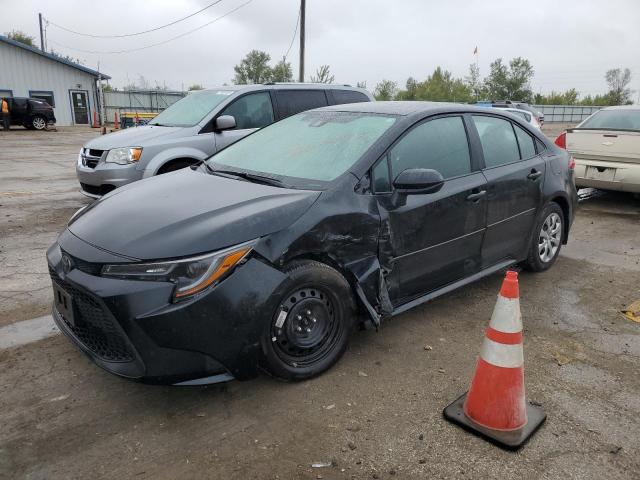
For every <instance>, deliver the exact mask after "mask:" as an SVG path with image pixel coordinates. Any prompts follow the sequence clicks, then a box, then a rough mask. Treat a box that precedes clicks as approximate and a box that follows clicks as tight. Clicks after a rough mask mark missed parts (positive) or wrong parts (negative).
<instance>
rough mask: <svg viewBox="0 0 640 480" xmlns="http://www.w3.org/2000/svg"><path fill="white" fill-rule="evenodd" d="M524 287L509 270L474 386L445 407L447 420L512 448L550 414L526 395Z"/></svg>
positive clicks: (523, 441)
mask: <svg viewBox="0 0 640 480" xmlns="http://www.w3.org/2000/svg"><path fill="white" fill-rule="evenodd" d="M518 290H519V289H518V274H517V273H516V272H514V271H508V272H507V274H506V276H505V279H504V281H503V282H502V288H501V289H500V294H499V295H498V300H497V302H496V306H495V308H494V310H493V315H492V316H491V321H490V322H489V328H487V330H486V332H485V338H484V342H483V344H482V349H481V350H480V358H478V362H477V364H476V370H475V373H474V375H473V380H472V381H471V387H470V388H469V391H468V392H467V393H465V394H464V395H462V396H460V397H459V398H458V399H456V400H455V401H454V402H453V403H452V404H451V405H449V406H448V407H447V408H445V409H444V416H445V418H446V419H447V420H449V421H451V422H453V423H456V424H457V425H460V426H461V427H463V428H465V429H466V430H469V431H470V432H472V433H475V434H476V435H479V436H481V437H484V438H486V439H487V440H489V441H492V442H494V443H496V444H497V445H499V446H501V447H503V448H507V449H510V450H516V449H518V448H520V447H521V446H522V445H523V444H524V443H525V442H526V441H527V440H528V439H529V437H530V436H531V435H532V434H533V433H534V432H535V431H536V430H537V429H538V427H540V425H542V423H543V422H544V421H545V419H546V417H547V416H546V414H545V413H544V411H543V410H542V409H541V408H539V407H536V406H533V405H527V402H526V399H525V389H524V357H523V352H522V316H521V314H520V299H519V291H518Z"/></svg>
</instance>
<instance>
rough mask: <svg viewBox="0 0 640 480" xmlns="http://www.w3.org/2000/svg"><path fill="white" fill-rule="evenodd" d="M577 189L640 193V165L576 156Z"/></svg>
mask: <svg viewBox="0 0 640 480" xmlns="http://www.w3.org/2000/svg"><path fill="white" fill-rule="evenodd" d="M574 160H575V161H576V167H575V177H576V187H578V188H584V187H592V188H600V189H603V190H617V191H619V192H633V193H640V164H638V163H627V162H615V161H609V160H587V159H582V158H579V157H576V156H574Z"/></svg>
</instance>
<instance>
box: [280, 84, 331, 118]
mask: <svg viewBox="0 0 640 480" xmlns="http://www.w3.org/2000/svg"><path fill="white" fill-rule="evenodd" d="M275 94H276V102H277V103H278V113H279V114H280V118H281V119H282V118H286V117H290V116H291V115H295V114H296V113H300V112H304V111H305V110H311V109H312V108H318V107H326V106H327V97H326V95H325V93H324V90H276V91H275Z"/></svg>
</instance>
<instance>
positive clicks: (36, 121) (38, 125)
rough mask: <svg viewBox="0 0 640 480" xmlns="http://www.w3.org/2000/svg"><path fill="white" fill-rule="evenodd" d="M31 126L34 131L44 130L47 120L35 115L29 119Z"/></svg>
mask: <svg viewBox="0 0 640 480" xmlns="http://www.w3.org/2000/svg"><path fill="white" fill-rule="evenodd" d="M31 126H32V127H33V128H34V129H35V130H44V129H45V128H47V119H46V118H44V117H42V116H40V115H35V116H34V117H33V118H32V119H31Z"/></svg>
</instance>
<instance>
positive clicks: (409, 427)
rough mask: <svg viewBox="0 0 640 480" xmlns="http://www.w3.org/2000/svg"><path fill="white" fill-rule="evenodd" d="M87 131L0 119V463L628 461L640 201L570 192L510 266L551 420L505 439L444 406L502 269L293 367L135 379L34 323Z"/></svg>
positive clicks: (481, 472)
mask: <svg viewBox="0 0 640 480" xmlns="http://www.w3.org/2000/svg"><path fill="white" fill-rule="evenodd" d="M93 135H95V133H94V132H91V131H88V130H67V131H59V132H25V133H19V134H15V135H14V132H13V131H12V132H9V133H4V132H0V143H1V144H2V146H3V148H2V150H0V168H1V169H2V170H1V171H2V177H0V211H1V212H2V214H1V215H0V264H1V265H2V268H1V272H0V302H1V305H0V336H1V337H2V338H0V478H12V479H13V478H29V479H57V478H62V479H67V478H87V477H89V476H91V477H93V478H114V479H115V478H118V479H120V478H140V479H146V478H149V479H157V478H169V479H170V478H178V477H183V478H223V479H252V478H256V479H265V478H267V479H276V478H279V479H293V478H301V479H316V478H324V479H333V478H339V479H342V478H345V479H349V478H357V479H368V478H381V479H382V478H496V479H502V478H523V479H537V478H544V479H556V478H575V479H591V478H593V479H603V478H607V479H633V478H638V476H639V472H640V458H639V457H638V455H637V452H638V451H640V373H639V372H640V368H639V367H640V324H637V323H634V322H632V321H630V320H628V319H626V318H625V317H623V316H622V315H621V314H620V313H619V310H620V309H621V308H623V307H624V306H626V305H628V304H630V303H631V302H633V301H634V300H638V299H640V240H638V239H640V199H638V198H634V197H633V196H631V195H622V194H613V193H606V192H600V191H582V192H581V197H582V200H581V202H580V206H579V211H578V215H577V218H576V220H575V223H574V226H573V229H572V233H571V236H570V241H569V245H567V246H566V247H565V248H563V250H562V253H561V257H560V258H559V260H558V262H557V264H556V265H555V266H554V267H553V268H552V269H551V270H550V271H548V272H546V273H541V274H531V273H526V272H525V273H522V275H521V277H520V278H521V284H520V289H521V304H522V314H523V320H524V325H525V372H526V373H525V375H526V386H527V395H528V397H529V399H530V400H532V401H534V402H536V403H539V404H541V405H542V406H543V408H544V409H545V410H546V412H547V414H548V419H547V422H546V423H545V425H544V426H543V427H542V428H541V430H540V431H539V432H538V433H537V434H536V435H535V436H534V437H533V438H532V440H531V441H530V443H529V444H528V445H526V446H525V447H524V448H523V449H522V450H520V451H519V452H517V453H510V452H505V451H502V450H499V449H497V448H496V447H494V446H493V445H491V444H489V443H486V442H484V441H482V440H480V439H478V438H476V437H474V436H471V435H469V434H468V433H466V432H464V431H463V430H461V429H459V428H457V427H455V426H453V425H452V424H449V423H447V422H445V421H444V420H443V419H442V416H441V412H442V409H443V408H444V407H445V406H446V405H448V404H449V403H450V402H452V401H453V400H454V399H455V398H456V397H457V396H459V395H460V394H461V393H463V392H464V391H465V390H466V389H467V387H468V383H469V381H470V377H471V375H472V371H473V367H474V362H475V359H476V356H477V354H478V352H479V347H480V343H481V341H482V337H483V331H484V329H485V327H486V325H487V323H488V320H489V318H490V315H491V311H492V309H493V306H494V302H495V297H496V294H497V292H498V290H499V288H500V282H501V276H500V275H499V274H498V275H493V276H491V277H489V278H486V279H483V280H481V281H479V282H477V283H475V284H473V285H471V286H469V287H467V288H465V289H463V290H460V291H457V292H453V293H451V294H449V295H446V296H444V297H442V298H439V299H437V300H435V301H433V302H430V303H428V304H426V305H423V306H421V307H418V308H416V309H413V310H411V311H409V312H407V313H405V314H403V315H400V316H398V317H396V318H394V319H393V320H391V321H390V322H388V323H386V324H384V325H383V326H382V328H381V329H380V331H379V332H377V333H376V332H375V331H365V332H359V333H357V334H356V335H355V336H354V338H353V341H352V344H351V346H350V348H349V350H348V351H347V353H346V354H345V357H344V358H343V359H342V360H341V361H340V362H339V363H338V364H337V365H336V366H335V367H334V368H333V369H332V370H331V371H329V372H328V373H326V374H325V375H323V376H321V377H319V378H317V379H314V380H311V381H307V382H303V383H297V384H290V383H283V382H279V381H277V380H274V379H271V378H268V377H261V378H258V379H256V380H254V381H250V382H231V383H228V384H223V385H217V386H210V387H189V388H177V387H161V386H149V385H142V384H137V383H133V382H129V381H126V380H122V379H119V378H116V377H114V376H112V375H110V374H108V373H106V372H104V371H102V370H100V369H99V368H98V367H96V366H95V365H93V364H92V363H91V362H89V361H88V360H87V359H86V358H85V357H84V356H83V355H82V354H81V353H79V352H78V351H77V350H76V349H75V348H74V347H73V346H72V345H71V344H70V343H69V341H68V340H67V339H66V338H65V337H64V336H62V335H56V334H55V333H53V336H50V335H52V332H50V331H47V330H46V328H47V312H48V308H49V303H50V301H51V293H50V290H49V289H50V283H49V279H48V276H47V267H46V262H45V260H44V251H45V249H46V248H47V247H48V246H49V244H50V243H51V242H53V240H54V239H55V236H56V234H57V232H58V231H59V230H61V229H62V228H64V225H65V223H66V220H67V219H68V217H69V216H71V214H72V213H73V212H74V211H75V210H76V209H77V208H79V207H81V206H82V205H84V204H86V203H87V202H88V199H85V198H84V197H82V196H81V195H80V194H79V193H78V190H77V186H76V183H75V182H76V180H75V174H74V170H73V166H74V163H75V158H76V155H77V151H78V149H79V147H80V145H81V143H82V142H83V141H84V140H86V139H88V138H90V137H91V136H93ZM36 317H43V318H41V319H40V318H36ZM33 318H36V320H35V321H33V323H25V322H23V321H24V320H27V319H33ZM16 329H17V330H19V331H20V332H21V333H20V334H21V335H23V337H20V338H22V340H23V342H22V343H24V344H22V345H20V346H15V345H16V341H15V340H16V338H18V337H17V336H16V335H19V334H17V333H15V332H16ZM38 329H43V330H42V332H43V333H38V332H39V331H40V330H38ZM34 331H35V332H36V333H35V334H34V333H33V332H34ZM12 332H13V333H12ZM25 332H27V333H25ZM29 332H31V333H29ZM40 334H41V335H43V336H46V338H43V339H42V340H39V341H32V340H34V339H36V338H38V335H40ZM24 335H27V337H24ZM28 335H35V337H28ZM25 338H27V340H29V341H26V340H24V339H25ZM12 342H13V343H12ZM314 463H319V464H324V465H328V466H324V467H318V468H314V467H312V464H314Z"/></svg>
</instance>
